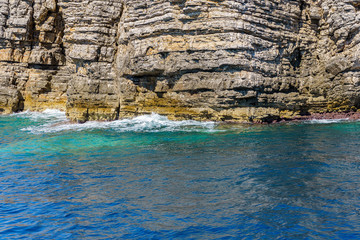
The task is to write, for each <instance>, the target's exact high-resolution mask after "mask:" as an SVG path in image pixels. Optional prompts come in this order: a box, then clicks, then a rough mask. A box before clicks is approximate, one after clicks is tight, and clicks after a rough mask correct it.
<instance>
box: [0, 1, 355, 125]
mask: <svg viewBox="0 0 360 240" xmlns="http://www.w3.org/2000/svg"><path fill="white" fill-rule="evenodd" d="M359 30H360V1H356V0H282V1H280V0H217V1H210V0H170V1H165V0H156V1H146V0H145V1H144V0H142V1H140V0H72V1H70V0H21V1H20V0H0V112H1V113H5V114H6V113H11V112H16V111H23V110H32V111H42V110H44V109H47V108H57V109H61V110H66V112H67V116H68V117H69V118H70V119H71V120H74V121H79V122H84V121H87V120H115V119H118V118H125V117H133V116H136V115H141V114H148V113H151V112H156V113H159V114H164V115H167V116H169V118H170V119H195V120H215V121H237V122H249V121H250V122H272V121H277V120H281V119H294V118H298V117H299V116H302V115H309V114H313V113H325V112H356V111H357V110H358V108H360V95H359V91H360V71H359V70H360V60H359V57H358V56H359V53H360V34H359Z"/></svg>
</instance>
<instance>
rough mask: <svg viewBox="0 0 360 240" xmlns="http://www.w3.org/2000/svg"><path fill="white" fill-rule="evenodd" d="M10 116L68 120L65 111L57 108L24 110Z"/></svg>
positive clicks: (38, 119)
mask: <svg viewBox="0 0 360 240" xmlns="http://www.w3.org/2000/svg"><path fill="white" fill-rule="evenodd" d="M10 116H15V117H20V118H29V119H31V120H33V121H40V120H49V121H52V122H54V121H56V122H58V121H66V116H65V112H62V111H60V110H57V109H46V110H45V111H43V112H32V111H24V112H20V113H13V114H11V115H10Z"/></svg>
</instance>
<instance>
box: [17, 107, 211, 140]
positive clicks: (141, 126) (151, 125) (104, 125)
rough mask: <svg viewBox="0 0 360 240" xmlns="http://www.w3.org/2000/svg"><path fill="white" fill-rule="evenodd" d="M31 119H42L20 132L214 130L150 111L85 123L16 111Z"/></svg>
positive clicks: (55, 113) (53, 112) (53, 114)
mask: <svg viewBox="0 0 360 240" xmlns="http://www.w3.org/2000/svg"><path fill="white" fill-rule="evenodd" d="M16 116H18V117H27V118H30V119H31V120H34V121H39V120H46V122H45V123H44V124H41V125H38V124H37V125H36V124H35V125H32V126H29V127H25V128H22V129H21V130H22V131H26V132H31V133H33V134H44V133H56V132H63V131H85V130H98V129H110V130H114V131H117V132H174V131H187V132H197V131H198V132H204V131H205V132H208V131H216V130H215V127H216V126H217V124H216V123H215V122H199V121H194V120H184V121H171V120H169V119H168V118H167V117H165V116H161V115H159V114H155V113H152V114H150V115H143V116H139V117H135V118H132V119H122V120H117V121H112V122H99V121H90V122H86V123H82V124H80V123H71V122H70V121H68V120H67V119H66V116H65V113H64V112H60V111H57V110H46V111H44V112H42V113H35V112H24V113H18V114H16Z"/></svg>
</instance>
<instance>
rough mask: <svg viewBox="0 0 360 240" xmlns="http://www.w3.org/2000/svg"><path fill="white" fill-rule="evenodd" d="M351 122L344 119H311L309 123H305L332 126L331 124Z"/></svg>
mask: <svg viewBox="0 0 360 240" xmlns="http://www.w3.org/2000/svg"><path fill="white" fill-rule="evenodd" d="M346 121H349V119H348V118H342V119H311V120H308V121H305V123H310V124H331V123H340V122H346Z"/></svg>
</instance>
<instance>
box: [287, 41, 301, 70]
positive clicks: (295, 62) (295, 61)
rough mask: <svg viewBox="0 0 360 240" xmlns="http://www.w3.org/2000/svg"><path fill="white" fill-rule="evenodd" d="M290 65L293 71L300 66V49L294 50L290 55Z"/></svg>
mask: <svg viewBox="0 0 360 240" xmlns="http://www.w3.org/2000/svg"><path fill="white" fill-rule="evenodd" d="M289 60H290V64H291V66H292V67H293V69H294V71H295V70H297V69H298V68H299V67H300V65H301V60H302V53H301V51H300V48H298V47H297V48H296V49H295V50H294V51H293V52H292V53H291V55H290V58H289Z"/></svg>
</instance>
